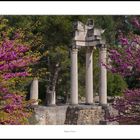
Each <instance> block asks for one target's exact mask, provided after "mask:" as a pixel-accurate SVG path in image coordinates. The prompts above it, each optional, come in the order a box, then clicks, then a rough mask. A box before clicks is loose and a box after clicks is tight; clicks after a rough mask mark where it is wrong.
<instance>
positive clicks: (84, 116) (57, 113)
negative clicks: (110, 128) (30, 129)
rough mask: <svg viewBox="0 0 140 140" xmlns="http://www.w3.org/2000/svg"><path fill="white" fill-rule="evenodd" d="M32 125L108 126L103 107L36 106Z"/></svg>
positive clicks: (31, 120)
mask: <svg viewBox="0 0 140 140" xmlns="http://www.w3.org/2000/svg"><path fill="white" fill-rule="evenodd" d="M34 111H35V113H34V115H33V117H32V118H31V119H30V124H38V125H92V124H95V125H98V124H108V123H107V122H106V121H105V120H104V116H105V109H103V108H102V107H101V106H98V105H96V106H93V105H78V106H68V105H63V106H53V107H51V106H50V107H48V106H47V107H46V106H36V107H35V108H34Z"/></svg>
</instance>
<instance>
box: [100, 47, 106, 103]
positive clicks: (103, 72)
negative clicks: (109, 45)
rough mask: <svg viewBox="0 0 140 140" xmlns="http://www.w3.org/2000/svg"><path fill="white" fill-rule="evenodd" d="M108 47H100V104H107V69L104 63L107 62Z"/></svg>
mask: <svg viewBox="0 0 140 140" xmlns="http://www.w3.org/2000/svg"><path fill="white" fill-rule="evenodd" d="M106 56H107V52H106V47H105V46H104V45H102V46H101V48H100V54H99V59H100V60H99V63H100V86H99V102H100V105H107V70H106V68H105V66H103V65H102V64H106Z"/></svg>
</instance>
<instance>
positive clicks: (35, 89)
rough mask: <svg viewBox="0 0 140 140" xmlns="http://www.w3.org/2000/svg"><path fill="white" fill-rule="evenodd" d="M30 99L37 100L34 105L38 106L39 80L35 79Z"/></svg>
mask: <svg viewBox="0 0 140 140" xmlns="http://www.w3.org/2000/svg"><path fill="white" fill-rule="evenodd" d="M30 99H33V100H35V101H36V102H35V103H33V104H34V105H38V101H37V100H38V79H37V78H34V79H33V81H32V84H31V88H30Z"/></svg>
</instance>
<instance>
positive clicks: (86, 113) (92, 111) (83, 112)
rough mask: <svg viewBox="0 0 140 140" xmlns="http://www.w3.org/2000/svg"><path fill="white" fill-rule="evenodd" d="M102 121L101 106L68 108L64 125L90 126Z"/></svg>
mask: <svg viewBox="0 0 140 140" xmlns="http://www.w3.org/2000/svg"><path fill="white" fill-rule="evenodd" d="M103 120H104V111H103V110H102V107H101V106H86V105H81V106H69V107H68V109H67V113H66V121H65V124H69V125H76V124H77V125H88V124H89V125H92V124H96V125H97V124H100V121H103Z"/></svg>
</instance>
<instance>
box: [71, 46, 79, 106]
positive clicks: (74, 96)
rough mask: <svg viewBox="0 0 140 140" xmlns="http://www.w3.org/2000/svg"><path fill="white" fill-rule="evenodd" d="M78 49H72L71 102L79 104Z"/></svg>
mask: <svg viewBox="0 0 140 140" xmlns="http://www.w3.org/2000/svg"><path fill="white" fill-rule="evenodd" d="M77 55H78V49H77V48H72V49H71V104H72V105H77V104H78V62H77Z"/></svg>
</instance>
